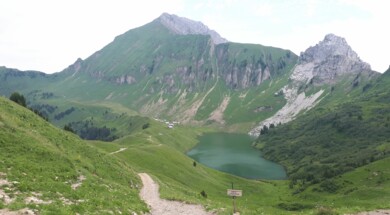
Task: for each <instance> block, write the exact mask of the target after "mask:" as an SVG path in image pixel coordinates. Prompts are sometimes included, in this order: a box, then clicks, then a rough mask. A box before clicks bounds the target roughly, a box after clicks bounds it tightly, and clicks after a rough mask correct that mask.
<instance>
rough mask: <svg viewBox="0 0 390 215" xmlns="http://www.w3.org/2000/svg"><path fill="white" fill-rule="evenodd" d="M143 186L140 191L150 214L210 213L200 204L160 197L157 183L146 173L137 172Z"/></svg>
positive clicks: (200, 214)
mask: <svg viewBox="0 0 390 215" xmlns="http://www.w3.org/2000/svg"><path fill="white" fill-rule="evenodd" d="M138 175H139V177H140V178H141V180H142V184H143V187H142V189H141V192H140V196H141V199H143V200H144V201H145V202H146V204H147V205H149V207H150V211H151V213H150V214H151V215H177V214H181V215H203V214H204V215H211V214H212V213H208V212H206V210H205V209H204V208H203V207H202V206H200V205H191V204H186V203H183V202H178V201H168V200H165V199H161V198H160V194H159V192H158V188H159V187H158V184H157V183H156V182H154V181H153V179H152V178H151V177H150V176H149V175H148V174H146V173H139V174H138Z"/></svg>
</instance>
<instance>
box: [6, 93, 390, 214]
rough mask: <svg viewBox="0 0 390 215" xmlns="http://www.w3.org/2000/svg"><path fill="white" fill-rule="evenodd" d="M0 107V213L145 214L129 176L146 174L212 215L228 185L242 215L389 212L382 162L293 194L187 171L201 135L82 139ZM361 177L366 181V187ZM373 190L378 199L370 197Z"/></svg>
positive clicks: (154, 128)
mask: <svg viewBox="0 0 390 215" xmlns="http://www.w3.org/2000/svg"><path fill="white" fill-rule="evenodd" d="M0 108H1V112H0V128H1V129H0V133H1V135H0V143H1V150H0V157H1V162H0V172H1V174H0V181H1V186H0V190H1V192H0V194H1V195H2V196H3V198H2V200H1V201H0V208H8V209H9V210H19V209H21V208H30V209H31V210H33V211H34V213H39V214H53V213H55V214H72V213H88V214H106V213H107V214H108V213H132V212H133V211H135V212H140V211H146V210H147V209H146V207H145V204H144V203H143V202H141V200H140V199H139V197H138V193H139V188H140V187H141V183H140V181H139V179H138V177H137V176H136V174H135V172H147V173H148V174H150V175H151V176H152V177H153V179H154V180H155V181H156V182H157V183H159V185H160V192H161V196H162V197H163V198H167V199H175V200H182V201H186V202H190V203H198V204H202V205H203V206H205V208H206V209H208V210H212V211H214V212H217V213H218V214H229V213H230V211H231V210H232V206H231V199H230V198H229V197H228V196H227V195H226V189H228V188H230V187H231V183H232V182H234V186H235V188H236V189H242V190H243V192H244V196H243V197H242V198H238V199H237V206H238V209H239V211H240V212H242V214H259V213H265V214H296V213H297V212H298V211H299V213H300V214H313V213H314V214H316V213H321V211H322V210H324V209H326V210H328V211H333V212H353V211H363V210H369V209H375V208H386V207H387V208H388V207H389V206H388V205H386V202H390V201H389V200H388V199H386V198H384V197H385V196H390V195H387V193H388V192H389V180H388V179H389V178H390V175H389V172H388V165H387V163H388V159H387V160H379V161H375V162H373V163H371V164H370V165H368V166H365V167H363V168H358V169H356V170H355V171H352V172H350V173H348V174H345V175H343V176H342V177H341V178H337V179H336V182H334V183H336V184H342V185H343V187H341V188H340V189H338V190H337V192H334V193H327V192H325V191H324V192H318V191H315V190H316V189H315V188H316V186H318V185H312V186H311V188H312V189H313V191H312V189H311V188H310V189H307V190H306V191H305V192H303V193H301V194H298V195H294V194H293V193H292V190H289V189H288V182H287V181H253V180H246V179H242V178H239V177H235V176H231V175H228V174H225V173H221V172H218V171H216V170H212V169H210V168H207V167H205V166H203V165H201V164H197V165H196V167H194V165H193V160H192V159H190V158H189V157H187V156H185V155H184V153H183V152H185V151H186V150H188V149H189V148H191V147H192V146H193V145H195V144H196V142H197V141H196V136H197V135H199V134H200V132H204V131H207V130H199V128H198V129H194V128H186V127H182V126H178V127H176V128H175V129H168V128H166V127H165V126H164V125H161V124H160V123H157V122H156V123H155V122H152V123H151V124H150V127H149V128H147V129H144V130H142V131H140V132H137V133H134V134H132V135H130V136H127V137H125V138H122V139H120V140H117V141H115V142H111V143H108V142H85V141H81V140H80V139H79V138H77V137H75V136H74V135H73V134H71V133H67V132H63V131H61V130H58V129H57V128H55V127H53V126H51V125H50V124H48V123H47V122H45V121H44V120H42V119H40V118H39V117H38V116H36V115H34V114H33V113H32V112H30V111H28V110H26V109H24V108H22V107H20V106H18V105H16V104H14V103H12V102H10V101H8V100H7V99H4V98H0ZM367 177H370V178H372V179H370V180H369V181H368V182H370V183H368V182H367V180H366V178H367ZM344 179H345V180H346V181H348V183H346V182H344ZM371 182H372V183H371ZM320 189H323V187H320ZM378 189H380V190H381V195H380V196H379V195H377V194H375V193H376V192H374V191H375V190H378ZM317 190H318V188H317ZM202 191H204V194H206V195H207V197H205V196H206V195H202ZM309 191H310V192H309ZM353 196H354V198H347V199H348V201H344V200H345V197H353ZM347 205H348V206H347Z"/></svg>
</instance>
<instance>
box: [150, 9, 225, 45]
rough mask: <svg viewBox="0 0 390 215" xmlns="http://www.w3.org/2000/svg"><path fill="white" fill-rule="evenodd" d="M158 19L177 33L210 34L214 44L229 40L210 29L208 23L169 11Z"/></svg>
mask: <svg viewBox="0 0 390 215" xmlns="http://www.w3.org/2000/svg"><path fill="white" fill-rule="evenodd" d="M157 21H159V22H160V23H161V24H163V25H164V26H165V27H167V28H168V29H169V30H171V31H172V32H174V33H176V34H181V35H188V34H201V35H210V36H211V38H212V40H213V42H214V44H220V43H226V42H228V40H226V39H225V38H222V37H221V36H220V35H219V34H218V33H217V32H216V31H214V30H210V29H209V28H208V27H207V26H206V25H204V24H203V23H201V22H198V21H193V20H190V19H187V18H184V17H179V16H176V15H174V14H168V13H163V14H162V15H161V16H160V17H159V18H157Z"/></svg>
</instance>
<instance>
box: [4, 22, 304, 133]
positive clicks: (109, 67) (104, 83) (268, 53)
mask: <svg viewBox="0 0 390 215" xmlns="http://www.w3.org/2000/svg"><path fill="white" fill-rule="evenodd" d="M296 61H297V56H296V55H295V54H294V53H292V52H291V51H289V50H284V49H279V48H274V47H267V46H262V45H255V44H239V43H222V44H219V45H215V44H213V42H212V40H211V38H210V36H206V35H179V34H174V33H172V32H171V31H170V30H169V29H168V28H166V27H165V26H164V25H162V24H161V23H160V21H159V20H158V19H156V20H154V21H153V22H150V23H148V24H146V25H144V26H141V27H139V28H136V29H132V30H130V31H128V32H126V33H124V34H122V35H119V36H117V37H116V38H115V39H114V40H113V41H112V42H111V43H110V44H108V45H107V46H105V47H103V48H102V49H101V50H99V51H97V52H95V53H94V54H92V55H91V56H90V57H88V58H87V59H85V60H81V59H78V60H77V61H76V62H75V63H74V64H72V65H70V66H69V67H68V68H66V69H65V70H63V71H62V72H59V73H55V74H51V75H46V74H43V73H38V72H30V71H26V72H22V71H18V70H15V69H7V68H5V67H2V68H1V69H0V93H1V94H2V95H4V96H6V97H8V96H9V95H10V94H11V93H12V92H14V91H18V92H20V93H22V94H23V95H25V96H26V97H27V100H28V101H29V102H30V105H29V106H35V107H36V108H37V109H39V110H40V111H41V112H43V111H45V112H46V115H47V117H48V118H49V119H50V120H51V121H52V122H53V123H54V124H55V125H57V126H60V127H62V126H64V125H65V124H67V123H73V124H82V123H85V121H88V120H91V119H90V116H92V115H94V110H92V109H96V108H101V107H102V106H101V105H100V104H99V103H101V102H102V103H105V104H109V107H108V111H109V112H112V113H118V110H116V107H124V108H126V109H127V112H129V111H131V112H133V113H135V114H141V115H143V116H148V117H153V118H154V117H156V118H160V119H169V120H171V121H180V122H182V123H186V124H196V125H200V124H201V125H205V124H215V125H218V126H219V125H224V126H229V127H230V128H231V129H232V130H238V131H242V132H246V131H247V130H249V129H250V128H251V127H252V126H253V123H254V122H258V121H261V120H263V119H265V118H266V117H269V116H271V115H272V114H274V113H275V112H276V111H277V110H278V109H280V108H281V107H282V106H283V105H284V103H285V100H284V98H283V97H282V96H281V97H275V96H274V93H275V92H277V91H278V90H280V88H281V87H282V86H284V85H285V84H287V81H288V76H289V74H290V72H291V69H292V68H293V66H294V65H295V63H296ZM262 92H263V93H262ZM103 101H104V102H103ZM96 104H97V105H98V106H99V107H93V106H94V105H96ZM47 106H52V107H58V108H54V109H53V108H51V110H50V111H49V110H47V109H46V108H45V107H47ZM261 106H270V107H272V108H270V109H269V110H268V111H260V112H259V111H257V109H258V108H259V107H261ZM72 107H74V108H75V109H76V110H75V111H72V113H69V114H67V115H65V116H64V117H62V118H61V119H60V120H56V119H55V116H56V115H59V114H61V113H62V112H64V111H66V110H67V109H69V108H72ZM49 108H50V107H49ZM64 108H65V109H64ZM83 108H84V110H82V109H83ZM101 111H103V112H104V111H106V110H103V109H101ZM94 117H96V116H94ZM53 119H54V120H53ZM94 123H95V124H96V126H97V127H103V126H104V125H103V124H102V123H99V120H96V122H94ZM76 127H77V126H76ZM76 127H75V128H76ZM117 127H120V126H117ZM122 127H123V126H122ZM125 129H127V128H125ZM78 132H80V131H79V129H78ZM126 132H127V131H126ZM114 133H115V132H114ZM123 133H124V132H117V133H116V134H114V135H116V136H123Z"/></svg>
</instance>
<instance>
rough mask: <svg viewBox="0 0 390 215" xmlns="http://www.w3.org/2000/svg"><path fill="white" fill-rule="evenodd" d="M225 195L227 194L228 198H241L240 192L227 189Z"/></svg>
mask: <svg viewBox="0 0 390 215" xmlns="http://www.w3.org/2000/svg"><path fill="white" fill-rule="evenodd" d="M227 194H228V196H235V197H240V196H242V190H232V189H228V190H227Z"/></svg>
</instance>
